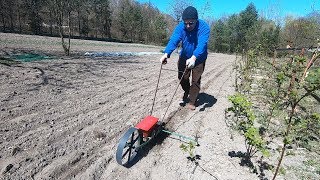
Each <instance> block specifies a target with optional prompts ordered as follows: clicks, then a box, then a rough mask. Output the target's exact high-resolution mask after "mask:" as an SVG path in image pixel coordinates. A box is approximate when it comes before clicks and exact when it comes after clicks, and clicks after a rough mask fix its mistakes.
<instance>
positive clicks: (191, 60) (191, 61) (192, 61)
mask: <svg viewBox="0 0 320 180" xmlns="http://www.w3.org/2000/svg"><path fill="white" fill-rule="evenodd" d="M196 59H197V58H196V57H195V56H194V55H192V57H191V58H189V59H187V61H186V66H187V68H188V69H192V68H193V67H194V65H195V64H196Z"/></svg>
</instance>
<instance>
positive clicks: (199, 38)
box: [160, 6, 210, 110]
mask: <svg viewBox="0 0 320 180" xmlns="http://www.w3.org/2000/svg"><path fill="white" fill-rule="evenodd" d="M182 20H183V21H182V22H180V23H179V24H178V25H177V27H176V28H175V30H174V32H173V34H172V35H171V37H170V40H169V42H168V44H167V47H166V49H165V50H164V55H163V56H162V57H161V58H160V61H161V63H162V64H166V63H167V58H170V55H171V53H172V52H173V51H174V50H175V49H176V48H177V46H178V45H179V43H180V42H182V49H181V51H180V55H179V61H178V71H179V73H178V78H179V79H181V78H182V79H181V82H180V84H181V87H182V89H183V90H184V95H183V98H182V100H183V104H185V103H186V102H187V101H188V98H189V104H188V108H189V109H190V110H195V109H196V101H197V97H198V94H199V91H200V82H201V75H202V73H203V71H204V67H205V62H206V59H207V56H208V51H207V44H208V41H209V36H210V28H209V26H208V24H207V23H206V22H205V21H203V20H201V19H198V12H197V10H196V9H195V8H194V7H192V6H189V7H187V8H186V9H185V10H184V11H183V13H182ZM184 72H185V73H184ZM183 73H184V76H183V77H182V75H183ZM190 75H191V77H192V78H191V85H190V81H189V77H190Z"/></svg>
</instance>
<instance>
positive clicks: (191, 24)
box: [184, 19, 197, 31]
mask: <svg viewBox="0 0 320 180" xmlns="http://www.w3.org/2000/svg"><path fill="white" fill-rule="evenodd" d="M196 24H197V20H196V19H186V20H184V26H185V27H186V29H187V30H188V31H192V30H193V29H194V28H195V27H196Z"/></svg>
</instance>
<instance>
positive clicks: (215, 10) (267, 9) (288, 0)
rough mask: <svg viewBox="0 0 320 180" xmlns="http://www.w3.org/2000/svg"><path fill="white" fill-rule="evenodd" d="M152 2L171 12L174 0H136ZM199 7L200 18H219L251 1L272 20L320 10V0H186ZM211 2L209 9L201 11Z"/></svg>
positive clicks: (166, 11)
mask: <svg viewBox="0 0 320 180" xmlns="http://www.w3.org/2000/svg"><path fill="white" fill-rule="evenodd" d="M136 1H138V2H140V3H146V2H147V3H148V2H150V3H151V4H152V5H153V6H154V7H156V8H158V9H159V10H160V11H161V12H163V13H167V14H170V12H171V9H172V4H174V2H175V1H174V0H136ZM186 1H188V2H190V5H192V6H194V7H195V8H197V10H198V13H199V16H200V18H202V19H205V18H211V19H212V18H214V19H219V18H221V17H224V16H229V15H232V14H235V13H236V14H238V13H240V12H241V11H243V10H245V8H246V7H247V6H248V4H249V3H250V2H252V3H254V5H255V7H256V9H257V11H258V13H259V15H262V16H263V17H266V18H268V19H271V20H275V21H277V20H280V19H281V18H284V17H286V16H293V17H302V16H305V15H307V14H309V13H311V12H313V11H314V10H316V11H320V0H186ZM206 4H209V9H210V10H208V11H205V13H203V12H204V11H201V10H203V9H204V7H205V5H206Z"/></svg>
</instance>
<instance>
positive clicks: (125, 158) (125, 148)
mask: <svg viewBox="0 0 320 180" xmlns="http://www.w3.org/2000/svg"><path fill="white" fill-rule="evenodd" d="M141 141H142V133H141V132H139V130H138V129H137V128H135V127H131V128H129V129H128V131H127V132H126V133H125V134H124V135H123V136H122V137H121V139H120V142H119V145H118V148H117V153H116V159H117V162H118V163H119V164H120V165H123V166H126V165H128V164H129V163H130V162H131V161H132V160H133V159H134V158H135V156H136V155H137V153H138V150H139V146H140V144H141Z"/></svg>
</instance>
